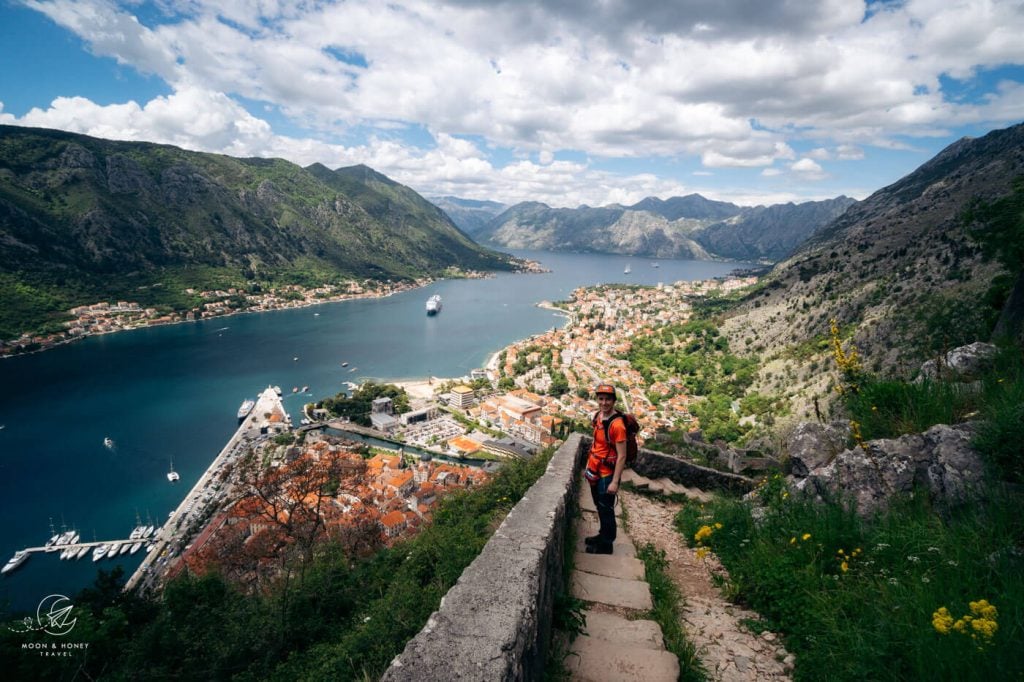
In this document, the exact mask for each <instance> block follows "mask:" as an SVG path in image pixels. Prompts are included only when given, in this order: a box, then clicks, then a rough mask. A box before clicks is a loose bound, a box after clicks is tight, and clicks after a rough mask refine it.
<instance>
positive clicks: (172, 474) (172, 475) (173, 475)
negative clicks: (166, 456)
mask: <svg viewBox="0 0 1024 682" xmlns="http://www.w3.org/2000/svg"><path fill="white" fill-rule="evenodd" d="M180 478H181V476H179V475H178V472H177V471H175V470H174V460H173V459H172V460H171V470H170V471H168V472H167V480H168V481H170V482H171V483H174V482H175V481H177V480H178V479H180Z"/></svg>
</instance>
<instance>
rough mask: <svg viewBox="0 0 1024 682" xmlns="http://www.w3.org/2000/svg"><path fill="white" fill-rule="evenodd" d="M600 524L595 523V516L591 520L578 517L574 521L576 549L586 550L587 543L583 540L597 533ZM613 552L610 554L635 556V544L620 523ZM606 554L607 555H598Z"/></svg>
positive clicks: (578, 550)
mask: <svg viewBox="0 0 1024 682" xmlns="http://www.w3.org/2000/svg"><path fill="white" fill-rule="evenodd" d="M599 528H600V525H599V524H598V523H597V517H596V516H594V517H593V520H591V519H588V518H585V517H584V518H580V519H577V521H576V551H577V552H584V553H585V552H586V551H587V545H586V543H585V542H584V539H585V538H589V537H590V536H592V535H597V531H598V529H599ZM614 552H615V553H614V554H613V555H612V556H627V557H635V556H636V545H634V544H633V539H632V538H630V537H629V534H628V533H626V532H625V531H624V530H622V526H621V525H620V526H619V528H618V530H617V531H616V533H615V547H614ZM598 556H607V555H598Z"/></svg>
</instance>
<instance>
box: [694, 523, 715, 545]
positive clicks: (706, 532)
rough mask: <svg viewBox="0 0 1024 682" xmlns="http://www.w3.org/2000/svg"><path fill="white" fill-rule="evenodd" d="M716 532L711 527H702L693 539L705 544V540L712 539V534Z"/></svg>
mask: <svg viewBox="0 0 1024 682" xmlns="http://www.w3.org/2000/svg"><path fill="white" fill-rule="evenodd" d="M714 532H715V531H714V530H713V529H712V528H711V526H701V527H700V529H699V530H698V531H697V532H696V533H695V534H694V536H693V539H694V540H696V541H697V542H704V540H706V539H708V538H709V537H711V534H712V533H714Z"/></svg>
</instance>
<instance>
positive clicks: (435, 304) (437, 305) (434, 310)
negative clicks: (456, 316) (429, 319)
mask: <svg viewBox="0 0 1024 682" xmlns="http://www.w3.org/2000/svg"><path fill="white" fill-rule="evenodd" d="M439 312H441V297H440V296H438V295H437V294H434V295H433V296H431V297H430V298H428V299H427V315H437V314H438V313H439Z"/></svg>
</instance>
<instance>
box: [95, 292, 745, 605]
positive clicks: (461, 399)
mask: <svg viewBox="0 0 1024 682" xmlns="http://www.w3.org/2000/svg"><path fill="white" fill-rule="evenodd" d="M755 282H756V278H754V277H730V278H725V279H717V280H708V281H701V282H678V283H675V284H672V285H661V284H659V285H658V286H656V287H637V286H621V285H619V286H599V287H594V288H579V289H576V290H575V291H573V292H572V295H571V298H570V299H569V300H568V301H563V302H558V303H549V302H543V303H541V304H539V305H541V306H543V307H547V308H551V309H556V310H559V311H561V312H562V313H563V314H564V315H565V316H566V319H567V322H566V324H565V325H564V326H563V327H561V328H554V329H551V330H550V331H547V332H544V333H541V334H537V335H534V336H532V337H530V338H527V339H523V340H521V341H518V342H516V343H513V344H511V345H510V346H508V347H507V348H505V349H504V350H502V351H501V352H499V353H496V354H495V355H493V356H492V358H491V360H490V361H489V362H488V363H487V366H486V367H483V368H480V369H476V370H473V371H472V372H471V373H470V375H468V376H465V377H460V378H457V379H440V378H434V377H431V378H428V379H426V380H422V381H407V382H397V383H396V386H397V387H398V388H399V389H401V391H402V392H403V393H404V395H405V396H406V397H407V398H408V400H403V401H401V407H402V409H401V410H399V409H396V408H398V404H397V402H398V401H395V400H393V399H392V398H390V397H376V398H375V399H373V400H372V403H371V404H370V413H369V414H368V415H365V416H366V417H368V420H367V421H368V426H360V425H358V424H355V423H353V422H352V421H351V420H350V419H349V417H347V416H342V415H340V414H337V413H332V411H331V410H330V409H327V407H326V406H327V405H329V404H330V403H331V401H321V402H311V403H307V404H306V405H305V406H304V407H303V408H302V409H303V413H302V415H301V417H298V419H297V420H294V419H293V417H292V415H290V414H288V413H287V412H286V410H285V408H284V403H283V401H282V400H281V391H280V389H279V388H277V387H270V388H267V389H266V390H265V391H263V392H262V393H261V394H260V396H259V398H258V399H257V401H253V402H254V404H255V406H254V405H252V404H250V405H249V411H248V412H247V413H245V414H243V413H242V412H240V414H239V418H240V427H239V429H238V431H237V432H236V434H235V435H234V436H233V437H232V439H231V441H229V443H228V445H227V446H225V448H224V450H223V451H222V452H221V453H220V455H219V456H218V457H217V458H215V459H214V461H213V463H212V464H211V465H210V467H209V469H208V470H207V471H206V473H205V474H204V475H203V476H202V478H201V479H200V481H199V482H198V483H196V484H195V487H194V488H193V489H192V490H191V491H190V492H189V493H188V494H187V495H186V497H185V499H184V500H183V501H182V502H181V504H180V506H179V507H178V509H177V510H176V511H175V512H173V513H172V515H171V518H170V519H169V520H168V521H167V522H166V523H165V524H164V526H163V527H162V528H161V529H160V530H159V531H158V532H157V534H156V535H155V536H154V541H153V543H152V544H153V547H152V548H151V551H150V552H149V553H148V554H147V556H146V558H145V559H144V561H143V563H142V565H141V566H140V567H139V569H138V570H137V571H136V572H135V574H134V575H133V576H132V578H131V579H130V580H129V584H128V585H129V587H134V586H136V585H138V586H141V587H142V588H143V589H152V588H156V587H158V586H159V585H161V584H162V583H163V582H164V581H165V580H166V579H167V578H169V577H173V576H175V575H177V574H179V573H181V572H182V571H184V570H186V569H187V570H189V571H191V572H192V573H196V574H202V573H204V572H206V571H208V570H211V569H215V570H217V571H218V572H220V573H222V574H223V575H225V576H230V577H231V578H232V579H233V580H235V581H236V582H238V583H239V584H242V585H248V586H250V587H251V588H252V589H258V588H259V587H260V586H261V585H264V584H267V582H268V581H272V580H273V579H275V577H276V576H278V575H279V574H280V571H281V570H284V568H285V566H286V565H287V562H288V560H289V559H290V558H291V557H293V556H296V553H299V554H303V553H306V554H308V553H310V552H312V551H313V547H314V546H315V545H316V544H317V543H321V542H323V541H324V540H326V539H332V540H335V541H337V542H340V543H341V546H342V547H344V548H345V551H346V552H349V553H352V554H353V555H363V554H369V553H372V552H374V551H376V550H377V549H379V548H380V547H383V546H389V545H391V544H393V543H395V542H397V541H399V540H401V539H403V538H406V537H408V536H410V535H412V534H415V533H416V532H417V531H418V529H419V528H420V527H421V526H422V525H423V524H424V523H426V522H428V521H429V520H430V519H431V515H432V511H433V509H434V508H435V507H436V505H437V503H438V501H439V500H440V499H442V498H443V497H444V496H446V495H449V494H452V493H453V492H456V491H459V490H464V489H469V488H473V487H475V486H480V485H482V484H483V483H485V482H486V481H487V480H488V479H489V478H490V476H491V475H492V473H493V472H494V471H495V470H496V468H497V467H500V465H501V462H502V461H504V460H509V459H512V458H524V459H528V458H531V457H533V456H535V455H536V454H537V453H538V452H539V451H540V450H541V449H543V448H546V447H550V446H556V445H558V444H559V443H560V442H561V441H562V439H563V438H564V437H566V436H567V435H568V433H570V432H571V431H572V430H573V429H574V428H579V427H580V426H581V425H586V424H589V422H590V419H591V418H592V415H593V414H594V412H595V410H596V409H597V405H596V403H595V402H594V400H593V396H592V388H593V386H594V385H595V384H596V383H598V382H601V381H607V382H611V383H613V384H615V385H616V386H617V387H618V388H619V397H620V401H621V402H620V408H621V409H623V410H626V411H630V412H632V413H634V414H635V415H636V416H637V419H638V421H639V423H640V425H641V432H640V438H641V440H644V439H649V438H651V437H653V435H654V434H655V433H657V432H658V431H659V430H665V429H685V430H696V429H698V428H699V427H700V424H699V421H698V420H697V419H696V418H695V417H694V416H693V414H691V411H690V406H691V405H692V403H693V401H695V400H699V399H700V398H701V397H700V396H694V395H690V394H689V392H688V390H687V388H686V386H684V385H683V384H682V383H681V382H680V381H679V380H677V379H670V380H668V381H667V382H654V383H650V384H648V383H647V382H646V381H645V379H644V377H643V375H642V374H641V373H640V372H639V371H637V370H636V369H634V368H633V367H632V366H631V365H630V363H629V361H628V360H626V359H624V356H625V354H626V353H627V352H628V351H629V349H630V347H631V345H632V343H633V341H634V340H635V339H638V338H642V337H644V336H648V335H651V334H654V333H655V332H656V331H657V330H658V329H661V328H663V327H665V326H667V325H671V324H676V323H683V322H686V321H687V320H688V319H689V318H690V315H691V302H692V300H693V299H694V298H695V297H704V296H708V295H719V294H724V293H728V292H730V291H733V290H736V289H739V288H742V287H746V286H749V285H751V284H754V283H755ZM220 293H226V294H228V295H235V296H237V295H238V292H235V293H234V294H232V292H230V291H228V292H214V295H212V296H210V298H211V299H215V300H220V299H221V298H222V297H221V296H220ZM307 293H308V292H307ZM378 293H379V292H378ZM368 294H369V292H368V291H366V290H363V291H356V290H354V289H352V290H350V291H349V292H347V293H346V294H345V295H348V296H359V295H368ZM303 300H306V299H303ZM260 305H273V302H271V301H269V300H268V301H264V302H263V303H261V304H260ZM91 308H94V307H90V309H89V310H78V311H77V313H78V315H79V317H78V318H76V319H78V320H80V321H81V320H92V323H93V325H96V324H108V325H109V324H111V323H110V322H109V320H111V319H113V318H116V317H118V316H120V315H128V316H131V315H139V314H141V315H145V314H146V313H145V311H144V310H141V309H139V308H138V307H136V306H133V305H132V304H130V303H124V302H122V303H118V304H116V305H114V306H108V305H104V306H102V307H96V308H95V309H94V310H92V309H91ZM214 310H215V309H214V308H211V309H209V312H211V313H213V312H214ZM101 319H102V320H107V321H106V322H103V323H99V322H97V321H98V320H101ZM361 388H362V387H360V386H357V385H356V384H349V391H348V392H349V394H350V395H351V394H353V393H354V392H356V391H358V390H360V389H361ZM339 398H344V394H339ZM296 421H298V424H296Z"/></svg>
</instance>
